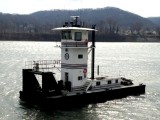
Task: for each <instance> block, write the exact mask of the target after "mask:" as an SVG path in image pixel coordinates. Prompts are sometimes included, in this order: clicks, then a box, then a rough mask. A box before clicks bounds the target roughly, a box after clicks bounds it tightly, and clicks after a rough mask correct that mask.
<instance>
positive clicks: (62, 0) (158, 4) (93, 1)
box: [0, 0, 160, 17]
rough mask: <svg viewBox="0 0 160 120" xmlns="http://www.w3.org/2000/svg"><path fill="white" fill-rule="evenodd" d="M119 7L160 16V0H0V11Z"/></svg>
mask: <svg viewBox="0 0 160 120" xmlns="http://www.w3.org/2000/svg"><path fill="white" fill-rule="evenodd" d="M108 6H109V7H117V8H120V9H123V10H126V11H129V12H132V13H135V14H138V15H140V16H143V17H152V16H153V17H155V16H158V17H160V0H0V12H2V13H15V14H30V13H33V12H36V11H40V10H54V9H69V10H71V9H81V8H103V7H108Z"/></svg>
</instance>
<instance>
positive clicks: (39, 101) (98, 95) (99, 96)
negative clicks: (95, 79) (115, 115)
mask: <svg viewBox="0 0 160 120" xmlns="http://www.w3.org/2000/svg"><path fill="white" fill-rule="evenodd" d="M144 93H145V85H137V86H135V85H131V86H124V87H123V88H114V89H109V90H108V89H106V90H105V91H91V92H87V93H85V92H84V93H82V94H76V95H70V96H57V97H55V96H50V97H46V96H43V95H42V94H32V95H31V94H25V92H23V91H21V92H20V99H21V100H22V101H25V102H26V103H29V104H33V105H39V106H41V107H47V108H57V107H58V108H59V107H76V106H79V105H86V104H92V103H100V102H105V101H108V100H113V99H119V98H124V97H127V96H131V95H134V96H135V95H140V94H144Z"/></svg>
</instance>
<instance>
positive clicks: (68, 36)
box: [62, 31, 72, 39]
mask: <svg viewBox="0 0 160 120" xmlns="http://www.w3.org/2000/svg"><path fill="white" fill-rule="evenodd" d="M62 39H72V37H71V31H62Z"/></svg>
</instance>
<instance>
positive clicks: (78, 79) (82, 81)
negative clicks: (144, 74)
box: [20, 16, 145, 106]
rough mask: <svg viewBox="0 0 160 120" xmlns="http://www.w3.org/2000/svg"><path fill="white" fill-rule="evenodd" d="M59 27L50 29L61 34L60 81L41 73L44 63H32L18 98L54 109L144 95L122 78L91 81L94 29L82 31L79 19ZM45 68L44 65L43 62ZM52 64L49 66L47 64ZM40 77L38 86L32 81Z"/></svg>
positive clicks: (92, 77) (101, 78)
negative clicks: (89, 43) (90, 42)
mask: <svg viewBox="0 0 160 120" xmlns="http://www.w3.org/2000/svg"><path fill="white" fill-rule="evenodd" d="M72 18H73V21H72V22H70V23H68V22H66V23H65V24H64V25H63V27H59V28H54V29H53V30H54V31H60V32H61V47H60V49H61V62H60V61H59V63H60V64H61V79H60V80H56V79H55V73H53V72H49V71H41V70H40V68H43V67H41V66H42V65H44V62H43V63H41V62H36V61H35V62H32V64H33V65H32V67H31V68H27V69H23V80H22V82H23V83H22V84H23V86H22V91H20V98H21V99H22V100H24V101H28V102H33V103H45V104H49V105H51V104H52V105H54V106H58V105H59V106H66V105H68V104H69V103H71V104H76V105H78V104H86V103H87V104H88V103H93V102H94V103H95V102H104V101H106V100H110V99H115V98H121V97H125V96H128V95H139V94H144V93H145V85H144V84H138V85H135V84H133V82H132V80H130V79H126V78H123V77H119V78H110V77H105V76H104V77H95V76H94V62H95V32H96V31H97V30H96V29H95V25H93V26H92V28H84V27H82V26H81V25H80V24H78V18H79V16H72ZM88 32H92V45H91V46H88V41H89V40H88V39H89V37H88ZM89 49H91V51H92V53H91V54H92V58H91V76H88V50H89ZM46 64H47V62H46ZM50 64H52V63H50ZM36 75H40V76H41V78H42V83H41V85H40V83H39V81H38V80H37V78H36Z"/></svg>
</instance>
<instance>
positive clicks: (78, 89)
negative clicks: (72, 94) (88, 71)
mask: <svg viewBox="0 0 160 120" xmlns="http://www.w3.org/2000/svg"><path fill="white" fill-rule="evenodd" d="M89 84H90V81H87V82H86V83H85V84H84V85H83V86H78V87H74V88H73V89H72V90H73V91H86V89H87V87H88V85H89Z"/></svg>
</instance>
